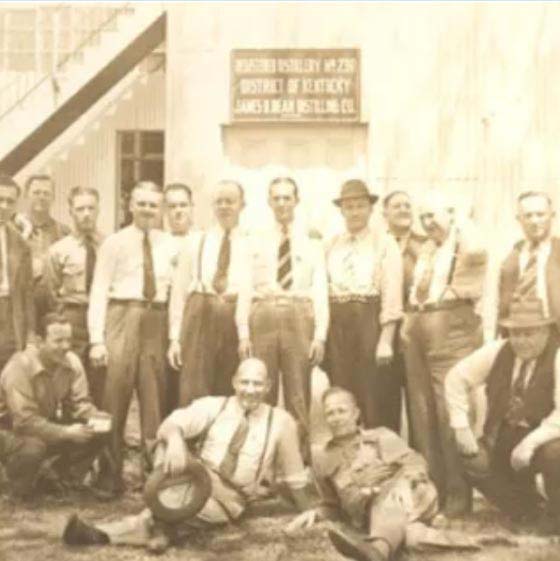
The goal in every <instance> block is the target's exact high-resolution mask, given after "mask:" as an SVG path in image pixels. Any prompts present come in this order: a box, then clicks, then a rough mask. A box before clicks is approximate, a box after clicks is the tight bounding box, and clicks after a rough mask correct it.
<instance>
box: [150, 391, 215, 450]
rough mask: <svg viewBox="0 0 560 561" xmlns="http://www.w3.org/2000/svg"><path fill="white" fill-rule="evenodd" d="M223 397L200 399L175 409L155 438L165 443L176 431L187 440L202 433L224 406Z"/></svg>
mask: <svg viewBox="0 0 560 561" xmlns="http://www.w3.org/2000/svg"><path fill="white" fill-rule="evenodd" d="M224 399H226V398H224V397H214V396H209V397H202V398H200V399H197V400H195V401H193V402H192V403H191V404H190V405H189V406H188V407H183V408H181V409H176V410H175V411H173V413H171V415H169V417H167V419H165V421H163V423H162V424H161V425H160V427H159V430H158V433H157V438H158V440H162V441H167V438H168V436H169V435H170V434H171V433H173V432H175V431H176V430H177V429H179V430H180V431H181V433H182V434H183V437H184V438H185V439H186V440H188V439H191V438H196V437H197V436H199V435H200V434H202V433H203V432H204V430H205V429H206V428H207V427H208V425H209V424H210V423H211V422H212V420H213V419H215V418H216V416H217V415H218V414H219V412H220V410H221V409H222V407H223V405H224Z"/></svg>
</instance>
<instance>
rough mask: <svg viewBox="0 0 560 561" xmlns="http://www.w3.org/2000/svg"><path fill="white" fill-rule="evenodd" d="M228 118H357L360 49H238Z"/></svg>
mask: <svg viewBox="0 0 560 561" xmlns="http://www.w3.org/2000/svg"><path fill="white" fill-rule="evenodd" d="M231 118H232V121H235V122H239V121H282V122H285V121H312V122H317V121H330V122H332V121H359V119H360V51H359V50H358V49H236V50H233V51H232V56H231Z"/></svg>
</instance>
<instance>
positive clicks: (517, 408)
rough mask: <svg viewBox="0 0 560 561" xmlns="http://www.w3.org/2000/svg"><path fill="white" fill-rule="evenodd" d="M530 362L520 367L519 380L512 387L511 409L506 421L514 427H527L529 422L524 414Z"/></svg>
mask: <svg viewBox="0 0 560 561" xmlns="http://www.w3.org/2000/svg"><path fill="white" fill-rule="evenodd" d="M529 364H530V363H529V361H528V360H524V361H523V362H522V363H521V366H520V367H519V372H518V374H517V378H515V381H514V382H513V385H512V386H511V394H510V400H509V408H508V411H507V414H506V421H507V422H508V423H509V424H510V425H513V426H525V425H527V420H526V419H525V416H524V414H523V406H524V399H523V398H524V395H525V390H526V389H527V382H528V381H529Z"/></svg>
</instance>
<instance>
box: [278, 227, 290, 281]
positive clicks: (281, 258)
mask: <svg viewBox="0 0 560 561" xmlns="http://www.w3.org/2000/svg"><path fill="white" fill-rule="evenodd" d="M290 245H291V244H290V237H289V236H288V232H287V231H286V230H284V231H283V235H282V239H281V241H280V247H279V248H278V270H277V275H276V280H277V281H278V284H279V285H280V286H281V288H282V289H283V290H289V289H290V288H291V287H292V282H293V280H292V255H291V247H290Z"/></svg>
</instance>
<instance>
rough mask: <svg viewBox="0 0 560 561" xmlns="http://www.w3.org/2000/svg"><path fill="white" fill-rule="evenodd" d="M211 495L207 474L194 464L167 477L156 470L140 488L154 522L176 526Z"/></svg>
mask: <svg viewBox="0 0 560 561" xmlns="http://www.w3.org/2000/svg"><path fill="white" fill-rule="evenodd" d="M211 492H212V481H211V479H210V474H209V473H208V471H207V470H206V468H205V467H204V465H203V464H202V462H200V461H198V460H192V461H189V462H188V463H187V466H186V468H185V471H184V472H183V473H181V474H180V475H178V476H171V475H168V474H166V473H165V472H164V471H163V466H159V467H157V468H156V469H155V470H154V471H153V472H152V473H151V474H150V476H149V477H148V480H147V481H146V485H145V487H144V501H145V503H146V506H147V507H148V508H149V509H150V510H151V511H152V513H153V515H154V517H155V518H157V519H158V520H162V521H163V522H170V523H176V522H181V521H182V520H187V519H189V518H192V517H193V516H195V515H196V514H197V513H198V512H199V511H200V510H201V509H202V507H203V506H204V505H205V504H206V501H207V500H208V498H209V497H210V493H211Z"/></svg>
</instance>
